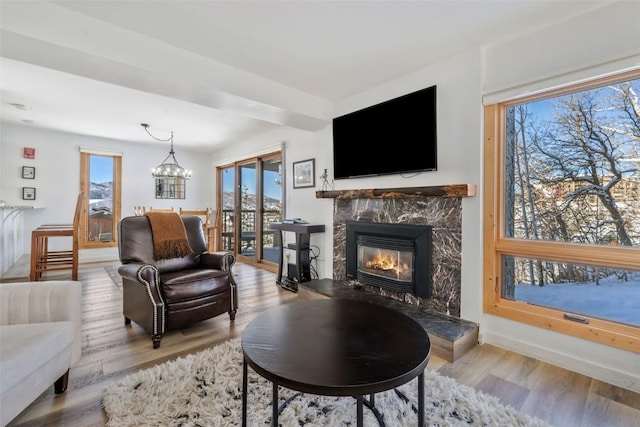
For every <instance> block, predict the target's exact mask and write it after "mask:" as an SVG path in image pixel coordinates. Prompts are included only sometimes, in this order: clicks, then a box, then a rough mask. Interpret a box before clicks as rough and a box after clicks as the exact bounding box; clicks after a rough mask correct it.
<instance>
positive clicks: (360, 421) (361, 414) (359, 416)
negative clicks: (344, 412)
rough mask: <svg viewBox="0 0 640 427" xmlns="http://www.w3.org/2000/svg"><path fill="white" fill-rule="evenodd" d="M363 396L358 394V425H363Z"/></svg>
mask: <svg viewBox="0 0 640 427" xmlns="http://www.w3.org/2000/svg"><path fill="white" fill-rule="evenodd" d="M362 400H363V398H362V396H356V425H357V427H363V423H362V418H363V413H362V412H363V411H362Z"/></svg>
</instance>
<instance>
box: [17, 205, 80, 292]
mask: <svg viewBox="0 0 640 427" xmlns="http://www.w3.org/2000/svg"><path fill="white" fill-rule="evenodd" d="M83 200H84V193H82V192H81V193H80V194H79V195H78V199H77V201H76V209H75V213H74V215H73V223H72V224H43V225H41V226H39V227H38V228H36V229H35V230H33V231H32V232H31V271H30V274H29V280H31V281H33V282H35V281H38V280H40V279H41V278H42V273H45V272H48V271H56V270H71V279H72V280H78V240H79V235H78V233H79V231H78V227H79V225H80V215H81V212H82V202H83ZM51 237H67V238H68V237H70V238H71V249H69V250H59V251H50V250H49V238H51Z"/></svg>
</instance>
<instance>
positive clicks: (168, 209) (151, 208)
mask: <svg viewBox="0 0 640 427" xmlns="http://www.w3.org/2000/svg"><path fill="white" fill-rule="evenodd" d="M149 212H173V206H171V207H170V208H166V209H161V208H154V207H153V206H149ZM143 214H144V212H143Z"/></svg>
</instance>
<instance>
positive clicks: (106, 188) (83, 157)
mask: <svg viewBox="0 0 640 427" xmlns="http://www.w3.org/2000/svg"><path fill="white" fill-rule="evenodd" d="M121 183H122V155H121V154H120V153H111V152H109V151H105V150H99V149H88V148H81V152H80V190H81V191H83V192H84V197H85V200H84V209H83V215H82V217H81V219H80V241H79V246H80V248H83V249H87V248H100V247H111V246H116V245H117V235H116V232H117V229H116V227H117V224H118V221H120V217H121V201H120V199H121V194H122V188H121V187H122V184H121Z"/></svg>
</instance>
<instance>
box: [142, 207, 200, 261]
mask: <svg viewBox="0 0 640 427" xmlns="http://www.w3.org/2000/svg"><path fill="white" fill-rule="evenodd" d="M145 216H146V217H147V218H149V223H150V224H151V234H152V235H153V259H155V260H156V261H158V260H161V259H169V258H182V257H183V256H186V255H189V254H190V253H192V252H193V251H192V250H191V246H189V241H188V240H187V230H185V228H184V223H183V222H182V218H180V215H178V214H177V213H176V212H146V213H145Z"/></svg>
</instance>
